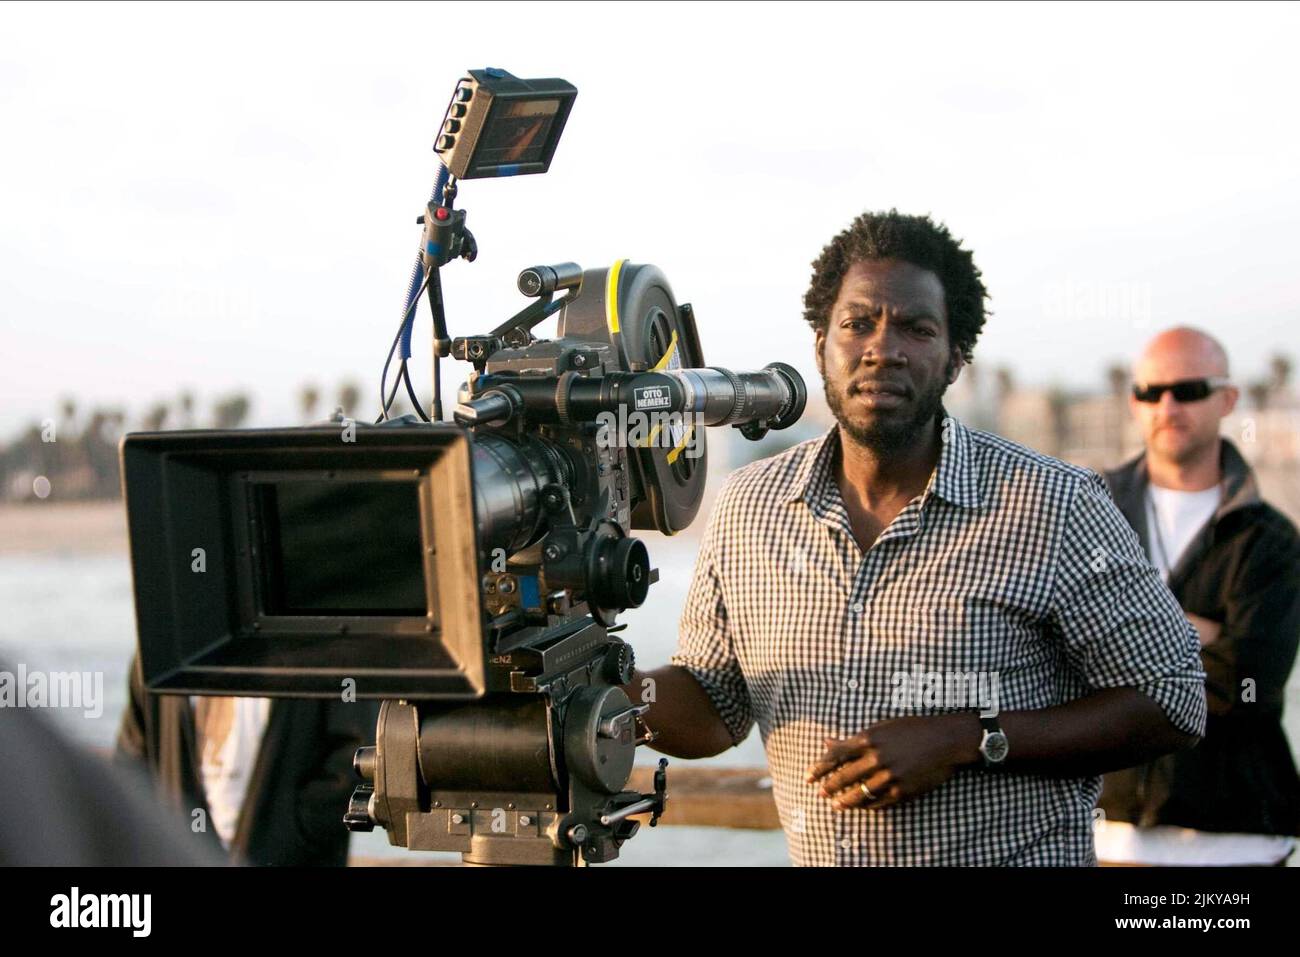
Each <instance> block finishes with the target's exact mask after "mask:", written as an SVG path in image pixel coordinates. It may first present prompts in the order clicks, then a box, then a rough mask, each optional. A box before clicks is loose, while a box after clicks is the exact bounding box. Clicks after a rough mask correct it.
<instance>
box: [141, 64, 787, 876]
mask: <svg viewBox="0 0 1300 957" xmlns="http://www.w3.org/2000/svg"><path fill="white" fill-rule="evenodd" d="M576 94H577V90H576V89H575V88H574V87H572V86H570V85H569V84H568V83H565V82H564V81H562V80H534V81H523V80H519V79H516V78H515V77H513V76H511V75H510V74H508V73H505V72H504V71H501V70H483V71H471V72H470V73H469V75H468V76H467V77H465V78H463V79H462V80H460V82H459V83H458V84H457V86H456V89H455V92H454V94H453V98H452V102H451V104H450V106H449V107H448V110H447V114H446V116H445V117H444V120H443V124H442V128H441V132H440V133H439V135H438V139H437V143H436V146H435V150H436V152H437V153H438V154H439V156H440V159H441V164H440V169H439V174H438V177H437V181H436V185H435V189H434V196H433V198H432V199H431V201H430V203H429V204H428V206H427V208H426V209H425V212H424V215H423V216H422V217H421V218H420V222H421V223H422V224H423V226H424V232H423V237H422V243H421V248H420V252H419V256H418V258H417V261H416V264H415V267H414V269H413V272H412V277H411V283H410V286H409V288H408V291H407V296H406V308H405V310H404V312H403V315H402V319H401V322H400V324H399V327H398V330H397V333H396V335H395V337H394V340H393V346H392V348H390V350H389V362H388V363H386V365H385V372H384V377H383V378H382V379H381V386H380V393H381V402H382V412H381V414H380V416H379V419H378V421H377V422H376V423H374V424H358V423H355V422H352V421H351V420H348V419H346V418H342V417H341V416H340V417H336V421H334V422H332V423H330V424H326V425H320V426H312V427H307V428H290V429H253V430H243V431H186V432H168V433H135V434H131V435H128V436H127V437H126V438H125V439H124V440H123V443H122V450H121V456H122V472H123V482H124V488H125V495H126V507H127V516H128V524H129V530H130V542H131V560H132V566H133V575H134V589H135V600H136V612H137V622H138V630H139V640H140V659H141V665H142V668H143V672H144V678H145V682H146V685H147V687H148V688H149V689H150V690H151V691H153V692H157V693H163V694H226V695H230V694H234V695H272V696H274V695H286V696H317V697H324V696H330V697H333V696H337V695H340V694H341V693H343V694H347V693H351V694H353V695H354V696H355V697H356V698H362V699H378V700H381V701H382V704H381V706H380V712H379V722H378V725H377V727H376V732H375V735H376V736H375V745H374V746H373V747H367V748H362V749H361V750H360V751H359V752H358V753H357V757H356V762H355V763H356V769H357V771H358V774H359V776H360V778H361V780H362V782H363V783H362V784H361V785H359V786H358V788H357V790H356V792H355V794H354V796H353V799H352V802H351V806H350V807H349V808H347V809H346V815H345V818H344V820H345V822H346V824H347V826H349V827H351V828H353V829H363V830H368V829H370V828H373V827H374V826H375V825H379V826H381V827H383V828H384V829H385V830H386V831H387V833H388V837H389V841H390V842H391V843H392V844H395V845H399V846H405V847H408V848H411V849H423V850H447V851H459V852H461V853H462V855H463V859H464V860H465V861H466V862H467V863H478V864H548V865H557V864H558V865H568V864H585V863H598V862H605V861H609V860H611V859H613V858H614V857H616V856H617V854H618V848H619V846H620V844H621V843H622V842H623V841H625V840H627V839H628V838H630V837H631V836H632V835H633V834H634V833H635V832H636V830H637V827H638V825H639V822H638V821H637V820H635V819H634V815H644V814H649V815H650V822H651V824H654V823H655V821H656V820H657V818H658V815H659V814H660V813H661V812H662V811H663V808H664V802H665V800H666V770H665V766H666V761H662V760H661V762H660V765H659V768H658V771H657V773H656V776H655V790H654V792H653V793H649V794H641V793H638V792H636V791H628V790H624V787H625V785H626V783H627V781H628V777H629V775H630V773H631V770H632V765H633V759H634V755H635V751H636V748H637V746H638V745H641V744H644V743H647V742H648V741H650V740H652V733H650V732H648V731H646V730H645V729H644V727H643V726H641V725H640V724H639V722H638V717H639V716H640V715H641V714H642V713H643V712H644V711H645V710H646V709H645V707H644V706H642V705H639V704H636V703H634V702H632V701H631V700H630V699H629V698H628V696H627V695H626V694H625V693H624V691H623V689H622V688H621V687H620V685H621V684H624V683H626V682H628V681H630V680H631V676H632V660H633V658H632V649H631V647H630V646H629V645H628V644H627V643H625V642H624V641H623V640H622V639H621V638H620V637H619V636H618V634H617V632H618V631H619V630H621V628H622V627H624V626H621V625H618V624H617V617H618V615H619V614H620V613H621V612H622V611H624V610H625V609H628V608H635V607H638V606H640V605H641V604H642V603H643V602H644V601H645V600H646V597H647V593H648V590H649V587H650V585H651V584H653V582H654V581H655V580H656V579H657V572H656V571H655V570H654V569H653V568H652V567H651V563H650V557H649V554H648V553H647V550H646V547H645V545H644V543H643V542H641V541H640V540H638V539H637V538H634V537H632V536H631V535H630V534H629V532H630V531H631V530H635V529H656V530H658V531H660V532H663V533H665V534H673V533H675V532H678V531H680V530H681V529H683V528H685V527H686V526H687V525H689V524H690V522H691V521H692V520H693V519H694V517H695V514H696V512H697V510H698V508H699V505H700V500H701V495H702V493H703V490H704V483H705V476H706V469H707V454H706V453H707V449H706V446H705V442H704V431H703V430H704V428H705V427H708V426H717V425H732V426H735V427H737V428H739V429H740V430H741V431H742V432H743V434H744V435H745V436H747V437H749V438H759V437H761V436H762V435H763V434H764V433H765V432H766V431H767V430H768V429H782V428H786V427H787V426H789V425H791V424H793V423H794V422H795V421H796V420H797V419H798V418H799V416H800V415H801V413H802V412H803V408H804V403H805V400H806V392H805V388H804V384H803V381H802V380H801V379H800V377H799V375H798V373H797V372H795V371H794V370H793V369H792V368H790V367H788V366H785V365H782V364H780V363H774V364H772V365H770V366H768V367H767V368H766V369H764V370H762V371H758V372H733V371H730V370H728V369H723V368H713V367H706V366H705V365H704V356H703V352H702V350H701V348H700V342H699V337H698V334H697V329H696V323H695V319H694V316H693V314H692V312H691V308H690V306H688V305H679V304H678V303H677V302H676V301H675V299H674V298H673V293H672V290H671V289H670V287H669V285H668V282H667V280H666V279H665V278H664V276H663V275H662V274H661V273H660V272H659V271H658V270H657V269H655V268H654V267H653V266H648V265H635V264H631V263H628V262H623V261H620V262H617V263H615V264H614V265H612V266H610V267H609V268H607V269H597V270H583V269H581V268H580V267H578V266H576V265H574V264H572V263H563V264H559V265H553V266H538V267H534V268H531V269H526V270H524V271H523V272H522V273H521V274H520V276H519V281H518V285H519V290H520V292H521V293H523V294H524V295H525V296H527V297H528V298H529V299H530V300H531V301H530V302H529V304H528V305H527V306H526V307H525V308H524V309H523V310H522V311H520V312H519V313H518V314H517V315H515V316H514V317H512V318H511V319H509V320H507V321H506V322H504V323H502V324H501V325H499V326H497V327H496V328H494V329H492V330H491V331H490V332H488V333H486V334H482V335H475V336H468V337H458V338H454V339H453V338H451V337H449V336H448V334H447V331H446V320H445V316H444V313H443V305H442V293H441V285H440V270H441V269H442V268H443V267H444V266H446V265H447V264H448V263H449V262H451V261H452V260H453V259H457V258H465V259H470V260H472V259H473V258H474V257H475V255H476V252H477V243H476V241H475V239H474V237H473V235H472V234H471V233H470V232H469V230H468V229H467V227H466V224H465V212H464V210H461V209H456V208H454V206H453V201H454V199H455V196H456V192H457V185H456V181H457V180H458V179H474V178H481V177H494V176H506V175H518V174H526V173H538V172H545V170H546V169H547V168H548V167H549V165H550V162H551V159H552V156H553V155H554V152H555V147H556V143H557V142H558V140H559V136H560V133H561V131H562V130H563V127H564V124H565V121H566V120H567V118H568V114H569V111H570V109H571V107H572V105H573V100H574V97H575V96H576ZM426 292H427V298H428V301H429V304H430V309H431V312H432V314H433V343H434V346H433V370H434V392H433V394H434V400H433V409H432V412H433V414H432V416H428V415H426V414H425V412H424V410H423V408H422V407H421V406H420V403H419V402H418V399H417V397H416V394H415V391H414V389H413V388H412V387H411V380H410V375H409V372H408V360H409V358H410V342H411V335H412V329H413V317H414V314H415V309H416V306H417V305H418V302H419V299H420V295H421V293H426ZM557 313H558V326H557V335H556V337H555V338H554V339H549V340H548V339H539V338H536V337H535V336H534V335H533V333H532V331H531V330H532V329H533V328H534V327H535V326H537V325H538V324H539V323H540V322H541V321H542V320H544V319H546V318H547V317H549V316H552V315H556V314H557ZM395 355H396V356H397V358H398V365H397V372H396V375H395V376H394V381H393V384H392V388H391V389H388V388H387V376H388V372H389V369H390V368H391V367H392V361H393V358H394V356H395ZM447 357H454V358H456V359H459V360H462V361H465V362H468V363H470V364H471V365H472V366H473V372H472V373H471V374H470V375H469V378H468V381H467V382H466V383H465V384H464V385H463V386H462V387H461V389H460V393H459V397H458V403H457V405H456V408H455V410H454V413H453V419H454V421H451V422H445V421H442V418H443V416H442V409H441V404H440V401H439V386H438V383H439V361H440V360H441V359H443V358H447ZM399 383H400V384H404V385H405V386H406V388H407V391H408V394H409V395H410V399H411V403H412V405H413V406H414V408H415V409H416V413H415V414H408V415H405V416H401V417H392V416H390V415H389V411H390V409H391V407H392V403H393V401H394V398H395V395H396V391H397V388H398V386H399ZM199 549H201V550H202V551H203V555H204V563H203V564H204V567H205V570H204V572H203V573H202V574H196V573H195V570H194V565H193V558H194V555H195V554H196V550H199ZM340 810H341V811H342V810H344V809H342V808H340Z"/></svg>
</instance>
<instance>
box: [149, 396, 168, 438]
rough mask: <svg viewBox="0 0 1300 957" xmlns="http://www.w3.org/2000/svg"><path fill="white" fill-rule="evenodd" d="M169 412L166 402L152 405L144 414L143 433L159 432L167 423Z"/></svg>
mask: <svg viewBox="0 0 1300 957" xmlns="http://www.w3.org/2000/svg"><path fill="white" fill-rule="evenodd" d="M169 411H170V409H168V408H167V403H166V402H156V403H154V404H153V406H151V407H150V409H149V411H148V412H146V413H145V414H144V429H145V431H146V432H158V431H161V429H162V428H163V426H164V425H165V424H166V422H167V413H168V412H169Z"/></svg>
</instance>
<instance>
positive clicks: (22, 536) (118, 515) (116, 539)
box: [0, 499, 127, 556]
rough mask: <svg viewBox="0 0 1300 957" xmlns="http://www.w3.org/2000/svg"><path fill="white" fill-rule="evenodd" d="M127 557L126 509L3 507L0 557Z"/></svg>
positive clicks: (116, 504)
mask: <svg viewBox="0 0 1300 957" xmlns="http://www.w3.org/2000/svg"><path fill="white" fill-rule="evenodd" d="M67 553H71V554H77V555H113V554H120V555H123V556H125V555H126V554H127V536H126V506H125V505H123V503H122V501H121V499H118V500H115V501H109V502H50V501H48V500H47V501H45V502H36V503H31V504H22V505H17V504H3V505H0V555H54V554H67Z"/></svg>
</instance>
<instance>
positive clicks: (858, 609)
mask: <svg viewBox="0 0 1300 957" xmlns="http://www.w3.org/2000/svg"><path fill="white" fill-rule="evenodd" d="M852 610H853V614H855V615H860V614H862V602H860V601H855V602H854V603H853V609H852Z"/></svg>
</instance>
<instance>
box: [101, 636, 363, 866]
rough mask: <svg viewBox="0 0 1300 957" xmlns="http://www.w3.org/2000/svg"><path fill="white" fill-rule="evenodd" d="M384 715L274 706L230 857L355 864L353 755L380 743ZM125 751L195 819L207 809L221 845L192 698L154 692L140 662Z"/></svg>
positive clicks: (337, 707) (300, 704)
mask: <svg viewBox="0 0 1300 957" xmlns="http://www.w3.org/2000/svg"><path fill="white" fill-rule="evenodd" d="M377 716H378V707H377V706H376V705H374V704H372V703H369V702H361V701H359V702H356V703H345V702H343V701H342V700H337V701H336V700H319V699H291V698H276V699H274V700H273V701H272V702H271V711H270V716H269V717H268V719H267V725H266V732H265V734H264V735H263V738H262V747H261V750H260V751H259V752H258V756H257V763H256V765H255V766H254V768H253V775H252V777H251V778H250V779H249V782H248V793H247V796H246V797H245V799H244V805H243V808H242V809H241V811H240V816H239V823H238V824H237V826H236V828H235V835H234V839H233V840H232V841H231V846H230V849H229V853H230V856H231V858H232V859H233V860H234V861H235V862H237V863H245V864H261V865H276V866H295V865H301V866H320V865H339V866H341V865H344V864H346V863H347V857H348V837H349V834H348V831H347V829H346V828H345V827H344V826H343V814H344V812H345V811H346V810H347V806H348V798H349V797H350V796H351V794H352V789H353V788H354V787H355V786H356V785H357V784H358V783H360V782H359V781H358V780H357V778H356V776H355V774H354V772H353V770H352V757H353V755H354V754H355V753H356V750H357V748H359V747H361V746H362V745H363V744H370V743H373V741H374V737H375V719H376V718H377ZM117 753H118V755H119V757H121V758H124V759H127V760H131V759H134V761H136V762H143V763H144V764H145V765H146V766H147V767H148V769H149V771H150V772H151V773H152V775H153V776H154V778H155V780H156V781H157V783H158V786H159V790H160V791H161V793H162V796H163V799H164V800H165V801H166V802H167V803H168V804H169V805H170V806H172V807H175V808H177V809H179V810H180V811H181V812H182V813H183V814H184V815H185V817H186V819H187V820H191V819H193V812H194V810H195V809H200V808H201V809H202V810H203V811H204V814H203V818H202V819H203V820H205V821H206V822H207V824H208V827H207V830H208V833H209V835H210V839H211V841H212V842H213V843H214V844H215V845H216V846H217V848H218V849H219V848H220V840H219V839H218V837H217V835H216V833H215V830H214V829H213V828H212V826H211V820H212V815H211V812H210V811H209V809H208V805H207V799H206V798H205V797H204V794H203V783H202V778H201V776H200V774H199V770H198V769H199V765H198V761H197V755H198V750H197V748H196V746H195V726H194V711H193V709H192V708H191V707H190V699H189V697H188V696H186V695H152V694H148V693H146V692H145V689H144V682H143V678H142V675H141V671H140V665H139V661H138V659H137V660H135V661H132V663H131V687H130V699H129V701H128V702H127V708H126V713H125V714H124V715H123V716H122V726H121V729H120V730H119V732H118V738H117Z"/></svg>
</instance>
